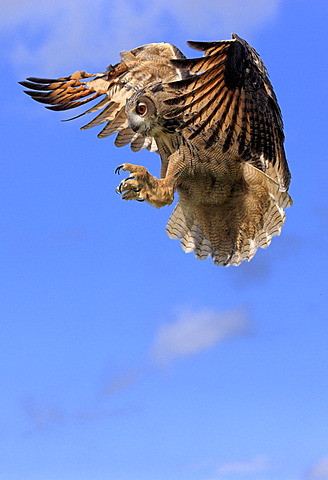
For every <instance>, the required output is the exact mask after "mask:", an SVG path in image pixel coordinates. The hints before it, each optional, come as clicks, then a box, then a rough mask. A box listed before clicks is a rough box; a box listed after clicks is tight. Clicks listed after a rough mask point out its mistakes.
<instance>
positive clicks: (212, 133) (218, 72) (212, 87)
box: [166, 34, 290, 191]
mask: <svg viewBox="0 0 328 480" xmlns="http://www.w3.org/2000/svg"><path fill="white" fill-rule="evenodd" d="M188 44H189V45H190V46H191V47H192V48H195V49H197V50H201V51H203V52H204V56H203V57H201V58H196V59H192V60H189V59H177V60H172V63H173V64H174V65H175V66H176V67H177V68H181V69H182V68H189V69H190V72H191V76H190V77H189V78H188V79H186V80H180V81H175V82H170V83H169V84H168V85H167V86H166V88H167V90H168V91H172V97H171V98H169V99H168V100H166V103H167V104H168V105H171V107H172V110H171V112H169V113H168V115H167V116H168V117H173V116H177V115H182V116H183V123H182V125H181V127H180V128H181V129H182V130H183V129H184V128H185V127H189V128H188V132H189V138H190V139H193V138H195V137H196V136H197V135H199V134H200V133H202V135H205V138H207V141H208V143H209V145H211V144H213V143H214V142H217V141H219V140H220V144H221V145H223V152H226V151H229V150H233V151H235V152H238V155H240V157H241V159H243V160H245V161H249V162H250V163H252V164H253V165H254V166H256V167H257V168H259V169H261V170H262V171H263V172H264V173H267V174H268V175H269V176H270V177H271V178H273V179H274V180H275V181H276V182H277V184H278V185H279V187H280V188H281V190H282V191H285V190H287V189H288V186H289V183H290V172H289V169H288V166H287V161H286V157H285V152H284V147H283V142H284V134H283V123H282V117H281V112H280V108H279V105H278V102H277V98H276V96H275V93H274V91H273V88H272V85H271V82H270V80H269V78H268V74H267V70H266V68H265V66H264V64H263V62H262V60H261V59H260V57H259V55H258V53H257V52H256V51H255V50H254V49H253V48H252V47H251V46H250V45H248V43H247V42H246V41H245V40H243V39H241V38H240V37H238V36H237V35H235V34H233V35H232V40H224V41H221V42H188Z"/></svg>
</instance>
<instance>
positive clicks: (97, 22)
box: [0, 0, 282, 75]
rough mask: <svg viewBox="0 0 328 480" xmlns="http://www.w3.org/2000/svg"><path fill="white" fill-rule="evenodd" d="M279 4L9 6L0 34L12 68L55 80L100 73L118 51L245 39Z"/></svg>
mask: <svg viewBox="0 0 328 480" xmlns="http://www.w3.org/2000/svg"><path fill="white" fill-rule="evenodd" d="M281 1H282V0H266V1H263V0H250V1H248V2H245V1H244V0H208V1H207V2H206V3H205V4H204V2H203V1H200V0H193V1H192V0H174V1H171V2H168V1H167V0H153V1H152V2H149V1H148V0H139V1H138V2H137V1H136V0H113V1H111V2H110V3H108V2H107V1H106V0H93V1H92V2H90V1H87V0H70V1H67V0H47V1H44V0H33V2H27V1H26V0H12V1H10V2H4V4H3V5H2V7H1V8H2V10H1V16H0V28H1V29H2V31H3V33H4V35H3V42H6V50H7V52H8V54H7V57H8V58H9V59H10V61H12V62H13V63H14V64H15V65H16V67H17V68H20V69H21V68H22V67H23V68H25V69H27V68H28V69H31V70H32V69H33V68H35V69H37V70H38V71H40V73H41V71H42V70H43V73H44V74H52V75H54V74H60V73H61V72H60V70H62V69H67V68H75V69H77V68H80V69H83V68H85V69H90V68H96V69H98V70H99V69H104V68H105V67H106V66H107V63H115V62H116V61H117V59H118V52H119V51H120V50H124V49H126V50H127V49H131V48H133V47H135V46H138V45H142V44H144V43H149V42H153V41H154V42H156V41H163V40H165V41H169V42H173V43H177V41H178V39H180V38H181V37H183V38H185V39H186V40H188V39H191V40H192V39H194V40H197V39H198V40H201V39H210V40H214V39H217V40H219V39H222V38H226V37H227V36H229V35H230V33H231V32H233V31H237V32H238V33H240V34H241V35H250V34H251V32H253V31H254V30H256V29H258V28H260V27H262V26H263V25H265V24H266V23H267V22H268V21H270V20H271V19H272V18H274V17H275V16H276V15H277V12H278V10H279V6H280V4H281ZM179 43H180V42H179ZM178 46H179V47H181V48H184V45H181V44H180V45H178Z"/></svg>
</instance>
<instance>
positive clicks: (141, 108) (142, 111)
mask: <svg viewBox="0 0 328 480" xmlns="http://www.w3.org/2000/svg"><path fill="white" fill-rule="evenodd" d="M136 112H137V114H138V115H140V116H141V117H142V116H144V115H146V113H147V105H146V104H145V103H138V105H137V106H136Z"/></svg>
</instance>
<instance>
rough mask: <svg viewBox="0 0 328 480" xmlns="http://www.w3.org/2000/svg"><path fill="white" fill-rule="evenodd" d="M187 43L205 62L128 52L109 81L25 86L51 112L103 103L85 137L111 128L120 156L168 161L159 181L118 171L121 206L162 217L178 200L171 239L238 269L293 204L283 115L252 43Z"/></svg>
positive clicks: (160, 47)
mask: <svg viewBox="0 0 328 480" xmlns="http://www.w3.org/2000/svg"><path fill="white" fill-rule="evenodd" d="M188 43H189V45H190V46H191V47H193V48H195V49H198V50H201V51H204V56H203V57H201V58H196V59H187V58H185V57H184V55H183V54H182V53H181V52H180V51H179V50H178V49H177V48H176V47H174V46H173V45H170V44H167V43H159V44H149V45H145V46H143V47H139V48H136V49H134V50H131V51H130V52H123V53H122V54H121V62H120V63H118V64H116V65H114V66H110V67H108V69H107V70H106V72H104V73H101V74H95V75H90V74H87V73H86V72H76V73H74V74H73V75H71V76H69V77H64V78H60V79H56V80H47V79H38V78H29V79H27V80H28V81H26V82H21V83H22V85H23V86H25V87H27V88H29V89H30V90H28V91H27V92H26V93H28V94H29V95H31V96H32V98H34V99H35V100H37V101H39V102H41V103H45V104H48V105H51V106H49V107H47V108H50V109H52V110H67V109H70V108H74V107H78V106H80V105H84V104H85V103H87V102H89V101H90V100H94V99H96V98H98V97H100V96H102V99H101V101H100V102H99V103H97V104H96V105H94V106H93V107H91V108H89V110H87V111H86V112H84V113H82V114H81V115H84V114H85V113H92V112H97V116H96V117H95V118H94V119H93V120H91V121H90V122H89V123H88V124H87V125H85V126H84V127H82V128H83V129H85V128H90V127H93V126H96V125H100V124H103V123H105V126H104V127H103V129H102V130H101V132H100V133H99V135H98V136H99V137H105V136H108V135H111V134H113V133H118V135H117V137H116V140H115V145H116V146H118V147H120V146H123V145H127V144H129V143H130V144H131V148H132V150H133V151H138V150H141V149H143V148H147V149H149V150H150V151H157V153H158V154H159V155H160V157H161V161H162V167H161V178H159V179H158V178H156V177H153V176H152V175H151V174H150V173H149V172H148V171H147V170H146V169H145V168H144V167H141V166H137V165H132V164H127V163H125V164H123V165H121V166H120V167H118V168H117V172H119V171H120V170H125V171H128V172H129V173H130V175H129V177H128V178H127V179H125V180H123V181H122V182H121V183H120V185H119V187H118V189H117V191H118V193H120V194H121V195H122V198H123V199H125V200H138V201H143V200H146V201H147V202H148V203H150V204H151V205H154V206H156V207H161V206H164V205H168V204H171V203H172V202H173V200H174V193H175V191H177V192H178V195H179V201H178V204H177V205H176V207H175V209H174V211H173V213H172V215H171V217H170V219H169V221H168V224H167V233H168V235H169V236H170V237H171V238H178V239H180V240H181V244H182V247H183V249H184V250H185V251H186V252H191V251H193V252H194V253H195V255H196V257H197V258H199V259H201V260H202V259H204V258H207V257H208V256H212V258H213V261H214V262H215V263H216V264H217V265H230V264H233V265H239V264H240V263H241V262H242V261H244V260H250V259H251V258H252V257H253V256H254V254H255V252H256V250H257V248H258V247H262V248H265V247H267V246H268V245H269V244H270V242H271V239H272V237H273V236H274V235H278V234H279V233H280V231H281V227H282V225H283V223H284V221H285V213H284V208H286V207H288V206H290V205H291V203H292V202H291V198H290V196H289V195H288V193H287V190H288V187H289V183H290V173H289V170H288V166H287V161H286V157H285V152H284V147H283V142H284V134H283V125H282V119H281V112H280V109H279V106H278V103H277V99H276V96H275V94H274V91H273V88H272V85H271V83H270V81H269V79H268V75H267V71H266V68H265V66H264V64H263V62H262V60H261V59H260V58H259V56H258V54H257V53H256V52H255V50H254V49H253V48H252V47H250V46H249V45H248V44H247V42H246V41H245V40H242V39H241V38H239V37H238V36H237V35H233V36H232V40H225V41H221V42H188ZM79 116H80V115H79ZM74 118H77V117H74Z"/></svg>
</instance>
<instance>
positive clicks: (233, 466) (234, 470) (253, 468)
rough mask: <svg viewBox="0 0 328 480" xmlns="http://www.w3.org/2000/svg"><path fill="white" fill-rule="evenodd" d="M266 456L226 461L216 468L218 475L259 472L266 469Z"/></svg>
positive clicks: (267, 464) (267, 463)
mask: <svg viewBox="0 0 328 480" xmlns="http://www.w3.org/2000/svg"><path fill="white" fill-rule="evenodd" d="M268 466H269V462H268V458H267V457H265V456H258V457H255V458H252V459H250V460H245V461H238V462H232V463H227V464H225V465H222V466H220V467H219V468H218V469H217V473H218V474H219V475H231V474H233V475H245V474H248V473H259V472H263V471H265V470H267V468H268Z"/></svg>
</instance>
